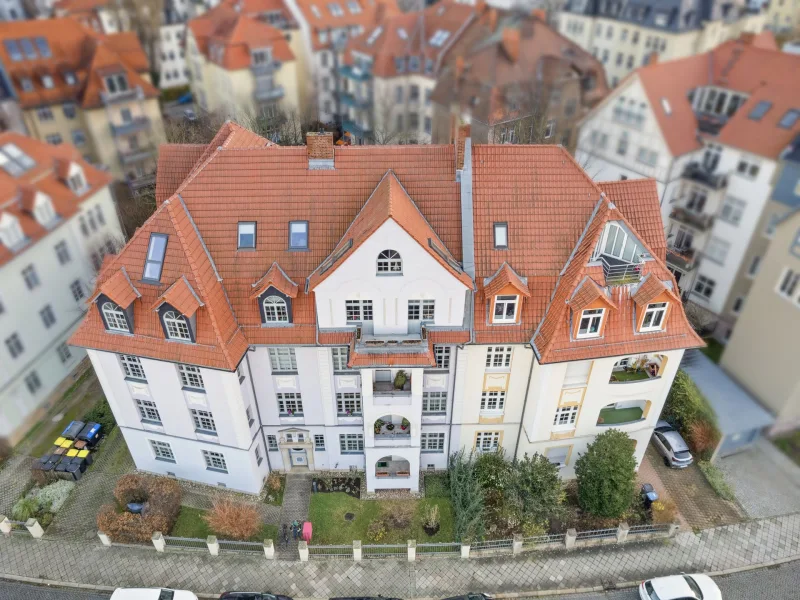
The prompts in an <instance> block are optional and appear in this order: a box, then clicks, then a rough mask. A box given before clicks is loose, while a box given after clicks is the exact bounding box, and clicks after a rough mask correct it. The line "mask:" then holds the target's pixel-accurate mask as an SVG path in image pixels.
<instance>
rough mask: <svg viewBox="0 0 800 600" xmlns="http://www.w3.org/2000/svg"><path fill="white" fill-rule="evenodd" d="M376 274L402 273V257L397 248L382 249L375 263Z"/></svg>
mask: <svg viewBox="0 0 800 600" xmlns="http://www.w3.org/2000/svg"><path fill="white" fill-rule="evenodd" d="M376 273H377V274H378V275H402V274H403V258H402V257H401V256H400V253H399V252H398V251H397V250H391V249H388V250H382V251H381V253H380V254H378V260H377V263H376Z"/></svg>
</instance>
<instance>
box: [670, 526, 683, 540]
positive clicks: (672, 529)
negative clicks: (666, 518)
mask: <svg viewBox="0 0 800 600" xmlns="http://www.w3.org/2000/svg"><path fill="white" fill-rule="evenodd" d="M680 528H681V526H680V525H679V524H678V523H670V524H669V537H675V535H676V534H677V533H678V530H679V529H680Z"/></svg>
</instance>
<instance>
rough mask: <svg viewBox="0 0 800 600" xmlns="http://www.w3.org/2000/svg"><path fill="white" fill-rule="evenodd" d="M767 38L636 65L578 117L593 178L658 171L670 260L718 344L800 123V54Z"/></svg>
mask: <svg viewBox="0 0 800 600" xmlns="http://www.w3.org/2000/svg"><path fill="white" fill-rule="evenodd" d="M762 41H763V40H762V39H760V38H759V36H752V35H743V36H742V38H741V39H739V40H736V41H730V42H726V43H725V44H722V45H721V46H719V47H718V48H716V49H715V50H713V51H712V52H710V53H706V54H702V55H697V56H694V57H690V58H685V59H681V60H675V61H666V62H663V63H661V62H659V63H658V64H654V65H650V66H647V67H643V68H641V69H639V70H638V71H636V72H635V73H634V74H633V75H632V76H631V77H629V78H628V79H626V80H625V82H624V83H622V84H620V86H619V87H618V88H617V89H615V90H614V91H613V93H611V94H610V95H609V96H608V97H606V99H605V100H604V101H603V102H602V103H601V104H600V105H599V106H598V107H597V108H595V109H594V110H593V111H592V113H590V114H589V116H587V117H586V118H585V119H584V121H583V124H582V126H581V131H580V136H579V141H578V151H577V153H576V157H577V160H578V161H579V162H580V163H581V164H583V165H586V170H587V171H588V172H589V174H590V175H592V176H593V177H594V178H595V179H598V180H611V179H620V178H622V179H633V178H640V177H651V178H654V179H655V180H656V182H657V185H658V190H659V195H660V197H661V211H662V217H663V219H664V223H665V224H666V227H667V241H668V244H669V246H670V254H669V256H668V262H669V265H670V269H671V270H672V271H673V273H674V274H675V276H676V278H677V279H678V284H679V286H680V288H681V290H682V291H684V292H685V293H688V294H689V300H691V301H692V302H693V303H695V304H696V305H697V306H698V307H700V308H702V309H703V311H705V312H706V313H707V319H706V320H707V321H708V324H709V326H710V327H712V328H713V329H714V331H715V336H716V337H718V338H719V339H720V340H722V341H724V340H726V339H727V337H728V336H729V335H730V332H731V331H732V328H733V326H734V324H735V321H736V314H737V312H738V310H740V309H741V304H742V303H743V302H744V296H742V295H741V294H739V293H738V292H737V293H736V294H732V292H731V290H732V286H733V284H734V281H735V279H736V275H737V273H739V272H742V270H744V271H747V270H749V269H752V271H753V273H752V275H755V273H756V272H757V270H758V263H757V262H755V263H754V264H752V265H745V264H743V259H744V257H745V250H746V249H747V247H748V245H749V243H750V240H751V239H752V237H753V236H754V235H764V232H763V231H758V230H757V227H758V223H759V222H760V220H761V218H762V213H763V211H764V207H765V206H766V204H767V201H768V199H769V197H770V195H771V191H772V186H773V181H772V180H773V175H774V173H775V168H776V165H777V161H778V159H779V157H780V155H781V153H782V152H783V151H784V149H785V148H786V147H787V146H788V145H789V144H790V142H791V141H792V140H793V139H794V137H795V136H796V135H797V133H798V131H800V110H798V106H797V102H796V98H797V94H798V92H799V91H800V87H798V86H797V84H796V82H795V80H794V79H789V80H787V79H786V77H785V74H786V73H788V72H794V71H795V70H797V69H800V57H797V56H794V55H789V54H786V53H782V52H779V51H778V50H775V49H769V48H763V47H760V43H761V42H762ZM709 69H711V70H709ZM737 298H738V299H739V300H737Z"/></svg>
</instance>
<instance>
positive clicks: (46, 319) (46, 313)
mask: <svg viewBox="0 0 800 600" xmlns="http://www.w3.org/2000/svg"><path fill="white" fill-rule="evenodd" d="M39 316H40V317H42V323H44V327H45V329H50V328H51V327H52V326H53V324H54V323H55V322H56V315H55V313H53V307H52V306H50V305H49V304H48V305H47V306H45V307H44V308H43V309H42V310H40V311H39Z"/></svg>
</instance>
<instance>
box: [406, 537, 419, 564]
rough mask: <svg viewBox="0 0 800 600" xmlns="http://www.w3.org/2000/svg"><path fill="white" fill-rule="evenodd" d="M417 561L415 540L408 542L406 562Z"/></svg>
mask: <svg viewBox="0 0 800 600" xmlns="http://www.w3.org/2000/svg"><path fill="white" fill-rule="evenodd" d="M415 560H417V540H408V562H414V561H415Z"/></svg>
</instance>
